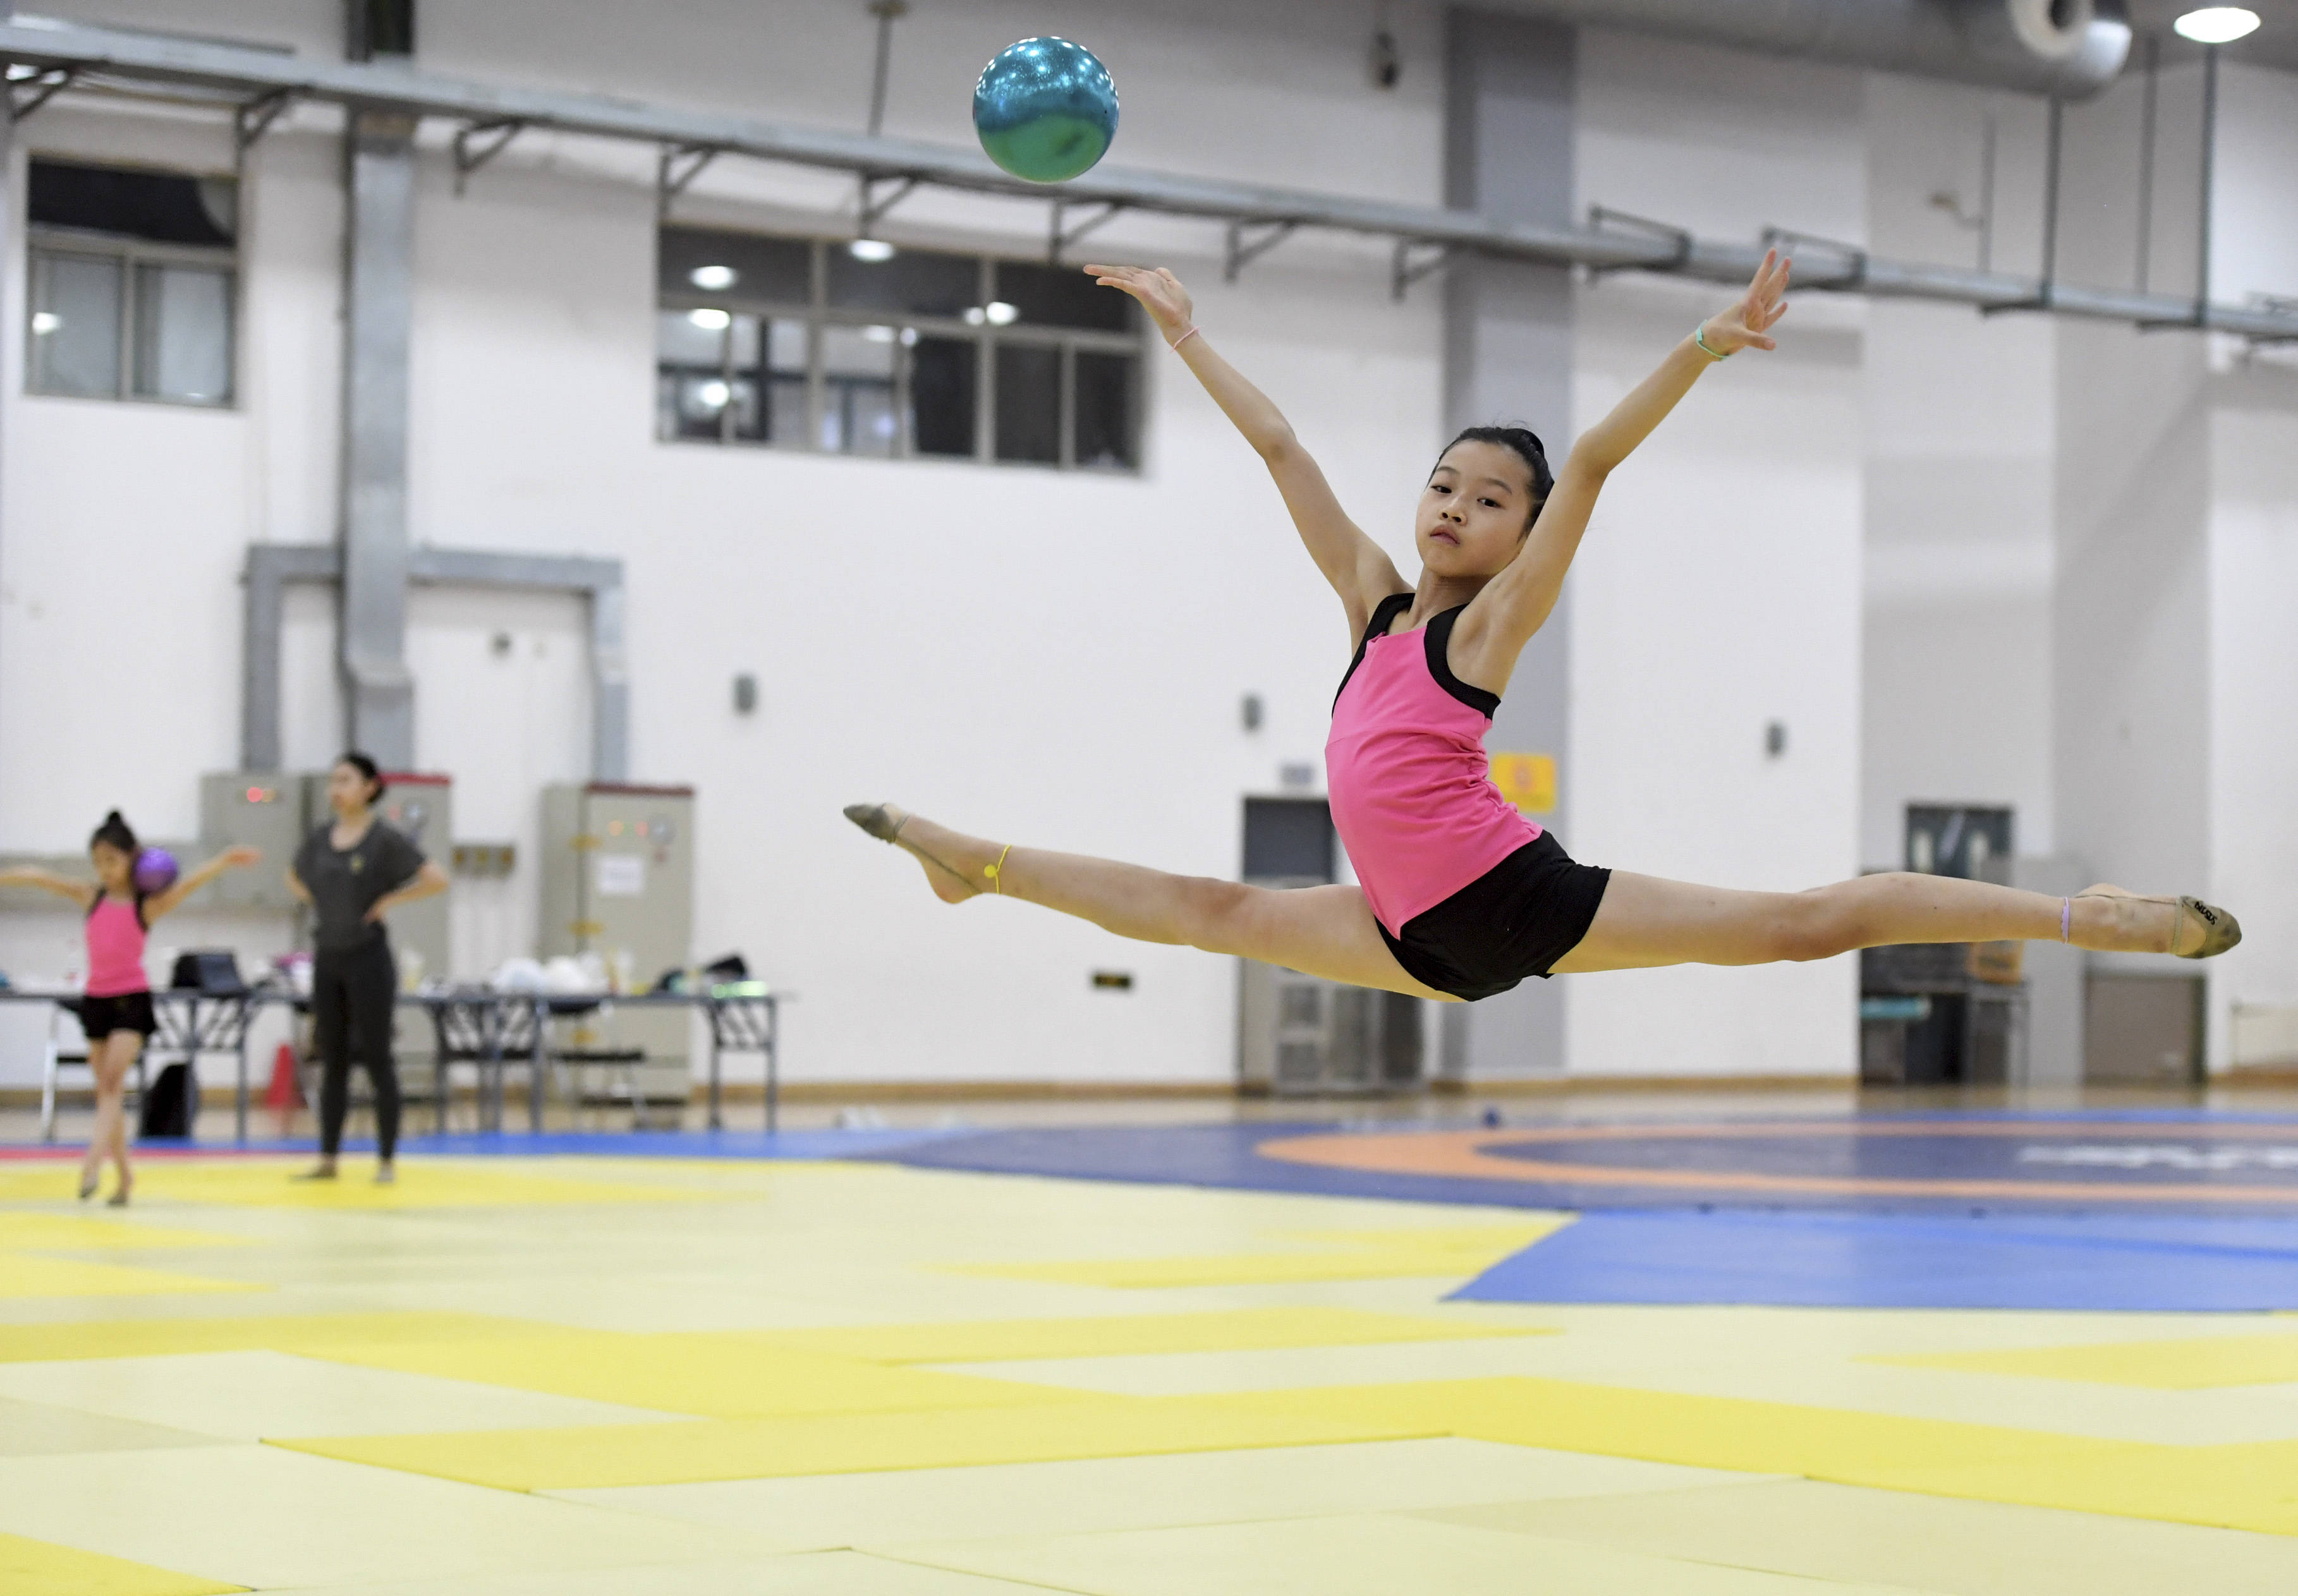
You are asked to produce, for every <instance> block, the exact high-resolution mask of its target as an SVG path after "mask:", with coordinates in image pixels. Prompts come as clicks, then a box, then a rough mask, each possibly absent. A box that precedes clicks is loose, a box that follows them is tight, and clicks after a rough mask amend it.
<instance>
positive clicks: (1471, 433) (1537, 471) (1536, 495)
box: [1436, 426, 1556, 525]
mask: <svg viewBox="0 0 2298 1596" xmlns="http://www.w3.org/2000/svg"><path fill="white" fill-rule="evenodd" d="M1463 443H1495V444H1498V445H1499V446H1500V448H1504V449H1507V450H1509V452H1511V453H1512V454H1514V455H1515V456H1516V457H1517V459H1519V460H1521V461H1523V462H1524V463H1525V467H1526V468H1527V469H1528V470H1530V471H1531V473H1532V511H1533V514H1534V515H1537V514H1539V513H1540V506H1542V505H1543V504H1546V503H1547V502H1548V495H1549V493H1550V490H1551V489H1554V488H1555V486H1556V473H1554V472H1552V471H1550V470H1549V469H1548V450H1547V449H1546V448H1543V447H1542V444H1541V441H1540V435H1539V434H1538V433H1536V432H1533V430H1532V429H1531V428H1530V427H1515V426H1509V427H1464V428H1463V429H1461V432H1460V435H1459V437H1458V438H1455V439H1453V440H1452V441H1451V442H1450V443H1448V444H1446V445H1445V446H1444V448H1443V449H1442V452H1441V453H1439V454H1438V455H1437V457H1436V458H1437V460H1438V461H1439V462H1442V459H1443V458H1444V456H1445V455H1449V454H1451V452H1452V451H1453V450H1454V449H1455V448H1459V446H1460V445H1461V444H1463ZM1525 524H1526V525H1530V524H1531V522H1530V519H1529V518H1527V519H1526V522H1525Z"/></svg>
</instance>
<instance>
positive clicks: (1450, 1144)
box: [1256, 1120, 2298, 1204]
mask: <svg viewBox="0 0 2298 1596" xmlns="http://www.w3.org/2000/svg"><path fill="white" fill-rule="evenodd" d="M2117 1131H2122V1132H2123V1133H2125V1134H2126V1135H2127V1134H2129V1132H2130V1131H2138V1132H2140V1133H2142V1134H2145V1133H2152V1134H2153V1135H2156V1136H2159V1137H2163V1138H2175V1137H2177V1136H2178V1135H2180V1134H2181V1133H2182V1132H2181V1128H2180V1127H2178V1126H2177V1125H2145V1126H2140V1125H2131V1124H2129V1123H2128V1122H2115V1123H2104V1124H2103V1123H2095V1122H2093V1123H2081V1122H2069V1121H2047V1122H2043V1123H2019V1122H2016V1121H1988V1122H1984V1123H1977V1124H1946V1123H1937V1122H1931V1123H1922V1122H1916V1123H1905V1124H1873V1125H1843V1124H1839V1123H1838V1124H1829V1123H1814V1122H1811V1121H1808V1120H1788V1121H1780V1122H1774V1123H1761V1122H1754V1123H1751V1122H1748V1121H1738V1122H1733V1123H1725V1124H1708V1125H1701V1124H1688V1125H1558V1126H1555V1127H1552V1128H1549V1129H1544V1130H1540V1131H1403V1132H1399V1133H1392V1134H1386V1135H1368V1136H1358V1135H1344V1136H1297V1137H1288V1138H1282V1139H1272V1140H1269V1141H1264V1142H1262V1143H1261V1144H1260V1146H1259V1147H1258V1148H1257V1149H1256V1150H1257V1151H1258V1152H1259V1153H1260V1154H1261V1156H1263V1157H1267V1158H1277V1159H1282V1160H1284V1161H1285V1162H1286V1163H1288V1164H1320V1165H1322V1166H1324V1167H1326V1168H1328V1169H1347V1170H1358V1171H1364V1172H1373V1173H1377V1174H1391V1175H1442V1176H1450V1177H1452V1178H1455V1179H1469V1180H1478V1181H1549V1182H1568V1183H1573V1184H1577V1185H1583V1186H1636V1187H1646V1188H1666V1189H1676V1190H1686V1191H1689V1190H1699V1191H1741V1192H1798V1193H1803V1194H1806V1195H1808V1194H1814V1193H1815V1194H1819V1195H1823V1196H1832V1197H2026V1198H2029V1199H2032V1198H2037V1197H2059V1198H2064V1197H2079V1198H2081V1199H2082V1200H2084V1201H2086V1202H2106V1203H2130V1202H2140V1203H2289V1204H2298V1186H2170V1185H2152V1184H2150V1185H2137V1184H2130V1185H2117V1184H2111V1183H2102V1182H2099V1181H1922V1180H1912V1181H1911V1180H1889V1179H1882V1178H1875V1177H1866V1176H1834V1175H1773V1174H1765V1173H1763V1172H1760V1171H1756V1170H1743V1171H1716V1172H1707V1171H1700V1170H1674V1169H1620V1168H1615V1167H1610V1166H1607V1165H1603V1164H1570V1163H1564V1162H1561V1161H1558V1160H1551V1159H1545V1158H1541V1159H1533V1158H1519V1157H1511V1156H1501V1155H1499V1154H1496V1153H1493V1152H1492V1151H1490V1150H1488V1149H1491V1148H1498V1147H1516V1148H1520V1147H1532V1146H1544V1145H1548V1144H1551V1143H1559V1142H1560V1143H1570V1142H1581V1141H1669V1140H1683V1141H1689V1140H1702V1141H1731V1140H1740V1139H1766V1140H1773V1139H1780V1138H1782V1137H1820V1136H1847V1135H1848V1136H1876V1137H1888V1136H1992V1137H2023V1138H2027V1139H2045V1138H2049V1137H2074V1136H2090V1137H2099V1136H2112V1135H2114V1134H2115V1133H2116V1132H2117ZM2208 1134H2209V1136H2210V1137H2211V1139H2231V1140H2269V1139H2276V1140H2285V1141H2287V1140H2292V1139H2298V1127H2293V1126H2289V1125H2260V1124H2238V1125H2213V1126H2211V1127H2210V1128H2209V1131H2208Z"/></svg>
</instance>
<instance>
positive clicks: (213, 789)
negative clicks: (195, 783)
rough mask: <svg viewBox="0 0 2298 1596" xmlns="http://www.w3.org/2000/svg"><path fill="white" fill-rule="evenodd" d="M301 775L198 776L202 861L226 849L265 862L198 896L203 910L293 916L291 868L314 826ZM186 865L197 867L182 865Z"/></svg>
mask: <svg viewBox="0 0 2298 1596" xmlns="http://www.w3.org/2000/svg"><path fill="white" fill-rule="evenodd" d="M304 799H305V785H304V778H303V777H301V776H296V775H290V774H289V773H287V772H286V771H284V770H219V771H215V772H212V773H211V774H209V775H206V776H203V777H200V857H201V858H202V859H211V858H213V857H214V856H215V855H217V854H219V853H220V852H222V851H224V850H225V849H227V848H239V847H248V848H259V849H261V850H262V851H263V862H262V863H261V864H260V865H257V866H255V867H254V868H252V869H246V870H227V871H225V872H224V873H223V876H221V877H220V878H219V879H218V880H216V881H214V882H212V883H211V884H209V886H208V887H207V889H206V890H205V891H204V892H203V893H201V894H200V901H199V907H201V908H203V909H230V910H236V911H242V912H247V913H262V912H269V913H276V914H292V913H293V911H294V910H295V909H296V907H297V905H296V902H295V898H294V894H293V893H290V892H289V891H288V890H287V867H288V866H289V865H290V864H292V863H293V862H294V859H295V850H296V849H298V848H300V847H302V844H303V838H304V836H305V835H307V834H308V833H309V832H310V828H311V825H312V822H311V820H310V818H309V816H308V814H307V813H306V810H305V808H304ZM184 862H185V864H186V867H187V868H188V867H189V866H191V865H193V864H194V863H197V862H198V861H197V860H185V861H184Z"/></svg>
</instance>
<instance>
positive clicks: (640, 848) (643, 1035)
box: [538, 782, 694, 1073]
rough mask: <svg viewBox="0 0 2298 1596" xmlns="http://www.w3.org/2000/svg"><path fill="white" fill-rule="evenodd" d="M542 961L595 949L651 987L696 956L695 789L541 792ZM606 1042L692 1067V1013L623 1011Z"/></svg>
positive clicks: (632, 983) (623, 976)
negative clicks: (690, 1058) (690, 1049)
mask: <svg viewBox="0 0 2298 1596" xmlns="http://www.w3.org/2000/svg"><path fill="white" fill-rule="evenodd" d="M541 874H542V905H541V922H542V923H541V934H540V938H539V941H540V942H541V946H540V948H539V949H538V951H539V952H540V953H541V956H542V957H543V958H555V957H557V956H558V955H560V954H567V955H574V956H579V955H581V954H584V953H596V954H598V955H599V958H600V959H601V961H602V962H603V963H604V964H605V965H606V967H607V969H608V973H609V976H610V978H611V979H613V980H615V981H616V983H618V984H620V985H622V986H624V988H625V989H626V990H633V991H646V990H647V989H648V988H649V987H651V986H652V985H653V984H654V983H655V982H656V981H657V980H658V979H659V978H660V977H661V976H662V975H663V974H664V972H665V971H667V970H674V969H683V968H685V967H687V966H688V965H689V964H690V963H691V962H692V961H693V956H694V947H693V942H694V789H693V788H692V787H672V786H663V787H656V786H630V785H627V784H624V783H619V782H587V783H583V784H581V785H571V784H569V785H558V786H547V787H545V788H544V789H543V790H542V872H541ZM601 1030H602V1032H610V1033H611V1034H604V1033H602V1034H601V1035H599V1036H598V1037H596V1038H593V1039H591V1040H592V1041H595V1042H597V1043H599V1045H622V1046H628V1047H638V1048H643V1049H646V1053H647V1058H648V1062H649V1065H652V1066H657V1067H667V1066H671V1065H675V1067H676V1068H677V1069H678V1070H679V1071H680V1072H681V1073H683V1071H684V1070H685V1068H686V1057H687V1051H688V1031H689V1016H688V1015H687V1014H685V1013H684V1012H683V1011H682V1010H661V1011H653V1012H640V1011H635V1010H632V1011H624V1012H623V1013H619V1014H616V1015H614V1016H612V1017H611V1019H610V1020H607V1021H605V1022H604V1023H603V1024H602V1026H601Z"/></svg>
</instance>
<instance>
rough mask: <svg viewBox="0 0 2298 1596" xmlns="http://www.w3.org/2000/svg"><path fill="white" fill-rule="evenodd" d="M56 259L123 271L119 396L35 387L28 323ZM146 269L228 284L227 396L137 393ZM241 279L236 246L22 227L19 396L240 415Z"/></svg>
mask: <svg viewBox="0 0 2298 1596" xmlns="http://www.w3.org/2000/svg"><path fill="white" fill-rule="evenodd" d="M171 175H173V174H171ZM186 175H188V174H186ZM57 256H68V257H71V258H74V259H81V260H102V261H108V262H111V263H113V264H116V265H117V266H118V267H120V305H119V315H120V348H119V350H118V354H117V357H116V358H117V364H116V366H114V368H113V370H114V372H115V374H116V375H117V376H118V378H119V390H118V391H117V392H114V393H66V392H63V391H61V390H58V389H54V388H41V387H37V386H36V385H35V384H34V382H33V372H34V371H35V370H36V369H37V359H38V343H37V340H38V338H39V334H38V333H35V332H34V331H33V329H32V318H33V317H35V316H37V315H38V314H39V305H40V292H39V291H40V278H41V271H42V266H41V263H42V261H43V260H45V259H54V257H57ZM147 266H163V267H164V266H174V267H192V268H194V269H198V270H203V271H220V272H222V273H223V274H224V276H225V277H226V278H227V281H228V283H229V284H230V286H229V288H228V290H227V292H226V293H225V295H224V323H225V325H224V338H223V344H224V380H225V391H224V395H223V397H222V398H221V399H177V398H174V397H171V396H170V395H168V394H164V393H142V392H138V391H137V390H136V381H137V378H138V377H139V376H140V375H141V373H140V372H139V371H138V369H137V364H136V336H137V330H138V324H137V319H136V305H137V296H138V294H139V293H140V292H141V290H140V288H139V286H138V284H139V283H140V280H141V279H140V273H141V270H142V268H143V267H147ZM244 276H245V274H244V273H243V272H242V271H241V270H240V265H239V250H238V248H237V247H236V246H234V247H233V248H231V249H221V248H209V247H203V246H202V245H199V244H180V243H152V242H150V241H149V240H146V239H140V238H122V237H119V236H117V235H116V234H110V233H91V232H87V231H85V230H83V229H80V228H76V227H48V226H27V227H26V228H25V229H24V370H23V377H22V381H23V390H22V391H23V392H24V394H25V395H26V397H28V398H32V399H80V400H84V401H87V402H91V403H95V404H103V405H120V404H135V405H163V406H166V407H169V409H175V410H227V411H237V410H238V409H239V408H240V382H239V376H240V349H239V339H240V329H241V327H242V326H243V325H244V324H245V320H246V317H245V315H244V305H243V296H244V293H245V292H246V286H245V283H244Z"/></svg>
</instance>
